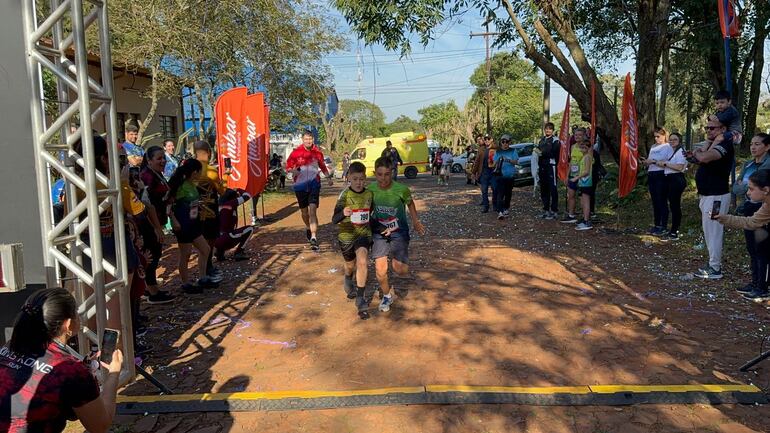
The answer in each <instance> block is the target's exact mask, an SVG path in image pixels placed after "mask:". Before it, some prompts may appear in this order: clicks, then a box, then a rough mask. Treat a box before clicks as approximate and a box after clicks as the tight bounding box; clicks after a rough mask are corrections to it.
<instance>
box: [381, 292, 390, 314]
mask: <svg viewBox="0 0 770 433" xmlns="http://www.w3.org/2000/svg"><path fill="white" fill-rule="evenodd" d="M391 305H393V295H391V294H390V293H388V294H387V295H385V296H383V297H382V301H380V307H379V308H380V311H382V312H383V313H387V312H388V311H390V306H391Z"/></svg>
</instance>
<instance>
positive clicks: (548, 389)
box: [117, 385, 762, 403]
mask: <svg viewBox="0 0 770 433" xmlns="http://www.w3.org/2000/svg"><path fill="white" fill-rule="evenodd" d="M424 392H428V393H446V392H464V393H500V394H542V395H550V394H582V395H585V394H591V393H595V394H615V393H622V392H633V393H649V392H712V393H719V392H747V393H761V392H762V391H761V390H760V389H759V388H757V387H756V386H753V385H590V386H542V387H524V386H473V385H427V386H424V387H423V386H411V387H395V388H375V389H360V390H347V391H344V390H343V391H266V392H231V393H205V394H172V395H144V396H118V398H117V402H118V403H155V402H185V401H191V402H193V401H199V402H200V401H228V400H281V399H286V398H306V399H312V398H325V397H354V396H372V395H387V394H399V393H401V394H420V393H424Z"/></svg>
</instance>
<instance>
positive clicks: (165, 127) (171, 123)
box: [160, 116, 177, 140]
mask: <svg viewBox="0 0 770 433" xmlns="http://www.w3.org/2000/svg"><path fill="white" fill-rule="evenodd" d="M160 133H161V134H162V135H163V138H164V139H166V138H168V139H172V140H176V139H177V129H176V116H160Z"/></svg>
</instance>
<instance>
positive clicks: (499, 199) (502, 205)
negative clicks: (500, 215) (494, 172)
mask: <svg viewBox="0 0 770 433" xmlns="http://www.w3.org/2000/svg"><path fill="white" fill-rule="evenodd" d="M512 194H513V178H512V177H502V176H498V178H497V195H496V197H495V203H497V210H498V211H499V212H502V211H504V210H508V209H510V208H511V195H512Z"/></svg>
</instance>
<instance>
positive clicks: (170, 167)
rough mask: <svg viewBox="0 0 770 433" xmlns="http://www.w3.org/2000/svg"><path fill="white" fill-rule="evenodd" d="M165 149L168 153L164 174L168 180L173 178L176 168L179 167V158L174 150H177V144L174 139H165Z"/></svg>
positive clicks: (166, 153)
mask: <svg viewBox="0 0 770 433" xmlns="http://www.w3.org/2000/svg"><path fill="white" fill-rule="evenodd" d="M163 149H164V151H165V155H166V165H165V166H164V167H163V176H164V177H165V178H166V180H168V179H170V178H171V175H172V174H174V172H175V171H176V168H177V167H179V159H178V158H177V156H176V153H174V151H175V150H176V144H175V143H174V140H165V141H164V142H163Z"/></svg>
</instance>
